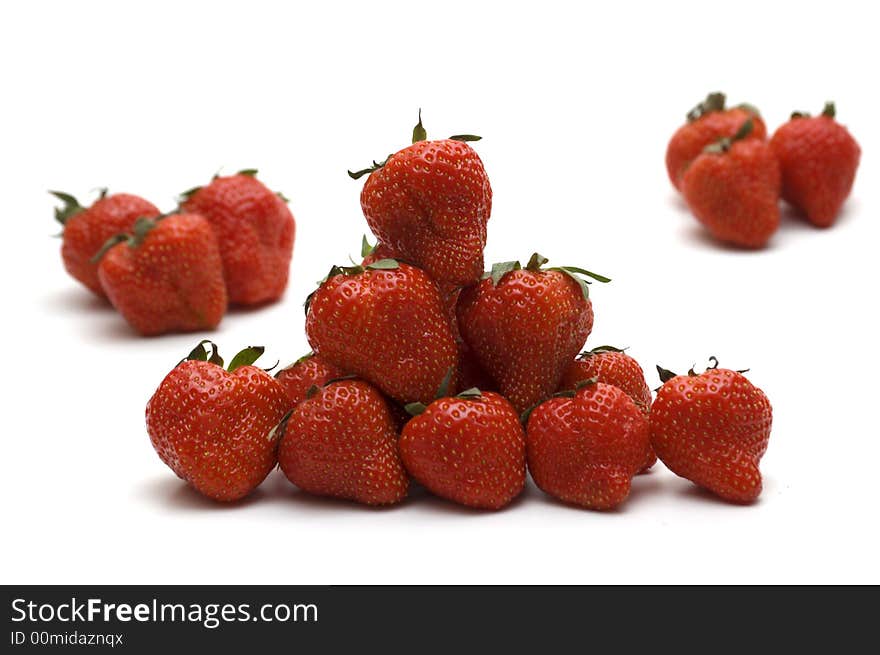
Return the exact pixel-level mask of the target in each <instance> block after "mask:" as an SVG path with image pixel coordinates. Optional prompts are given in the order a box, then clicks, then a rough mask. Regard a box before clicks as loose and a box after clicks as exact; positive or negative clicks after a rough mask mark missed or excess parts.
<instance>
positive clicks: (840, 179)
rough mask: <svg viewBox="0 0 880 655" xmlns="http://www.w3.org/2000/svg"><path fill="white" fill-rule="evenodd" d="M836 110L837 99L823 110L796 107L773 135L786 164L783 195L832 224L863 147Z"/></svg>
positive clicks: (819, 220) (817, 221)
mask: <svg viewBox="0 0 880 655" xmlns="http://www.w3.org/2000/svg"><path fill="white" fill-rule="evenodd" d="M834 116H835V109H834V103H833V102H829V103H827V104H826V105H825V109H824V111H823V112H822V114H821V115H819V116H815V117H810V116H809V115H808V114H804V113H801V112H795V113H794V114H792V115H791V120H790V121H788V122H787V123H785V124H784V125H782V126H781V127H780V128H779V129H778V130H776V133H775V134H774V135H773V138H772V139H770V148H771V150H773V154H775V155H776V158H777V159H778V160H779V166H780V169H781V170H782V197H783V198H785V200H786V201H787V202H789V203H790V204H792V205H794V206H795V207H797V208H798V209H800V210H801V211H802V212H803V213H804V214H805V215H806V217H807V220H809V221H810V222H811V223H813V224H814V225H817V226H819V227H828V226H830V225H831V224H833V223H834V221H835V219H836V218H837V215H838V214H839V213H840V208H841V206H842V205H843V202H844V201H845V200H846V198H847V196H849V192H850V191H851V190H852V185H853V181H854V180H855V177H856V169H858V167H859V158H860V157H861V153H862V151H861V149H860V148H859V144H858V143H856V140H855V139H854V138H853V137H852V136H851V135H850V133H849V132H848V131H847V129H846V128H845V127H844V126H843V125H841V124H840V123H838V122H837V121H836V120H835V119H834Z"/></svg>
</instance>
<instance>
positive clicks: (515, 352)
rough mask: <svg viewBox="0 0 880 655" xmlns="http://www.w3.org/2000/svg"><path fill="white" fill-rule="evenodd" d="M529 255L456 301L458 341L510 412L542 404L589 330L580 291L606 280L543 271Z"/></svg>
mask: <svg viewBox="0 0 880 655" xmlns="http://www.w3.org/2000/svg"><path fill="white" fill-rule="evenodd" d="M546 262H547V259H546V258H544V257H542V256H541V255H539V254H537V253H535V254H534V255H532V258H531V259H530V260H529V263H528V265H527V266H526V267H525V268H524V269H523V268H522V267H521V266H520V263H519V262H504V263H502V264H496V265H495V266H493V267H492V272H491V273H490V274H489V275H488V276H487V277H485V279H483V280H482V281H481V282H480V283H479V284H476V285H474V286H472V287H468V288H465V289H464V290H462V292H461V297H460V298H459V301H458V310H457V311H458V327H459V330H460V331H461V336H462V338H463V339H464V341H465V342H466V343H467V345H468V346H469V347H470V349H471V350H472V351H473V353H474V355H475V356H476V358H477V360H478V361H479V363H480V364H481V365H482V366H483V368H484V369H485V370H486V371H487V372H488V374H489V375H490V376H492V379H493V380H495V382H497V383H498V387H499V390H500V391H501V395H503V396H505V397H506V398H508V399H509V400H510V402H511V403H512V404H513V406H514V407H515V408H516V410H517V411H518V412H522V411H524V410H525V409H527V408H529V407H531V406H532V405H534V404H536V403H538V402H540V401H542V400H544V399H545V398H547V397H548V396H550V394H552V393H553V392H554V391H556V389H557V387H558V386H559V382H560V380H562V375H563V374H564V373H565V369H566V368H568V366H569V364H570V363H571V360H572V359H574V356H575V355H577V353H578V352H579V351H580V349H581V347H583V345H584V342H585V341H586V340H587V337H588V336H589V334H590V331H591V330H592V329H593V306H592V303H591V302H590V299H589V292H588V290H587V283H586V282H585V281H584V280H583V279H581V278H579V277H577V274H583V275H588V276H590V277H592V278H594V279H596V280H599V281H601V282H608V281H609V280H608V278H606V277H602V276H601V275H596V274H594V273H590V272H589V271H585V270H583V269H579V268H572V267H562V268H550V269H543V268H541V266H542V265H543V264H545V263H546Z"/></svg>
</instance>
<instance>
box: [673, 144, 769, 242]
mask: <svg viewBox="0 0 880 655" xmlns="http://www.w3.org/2000/svg"><path fill="white" fill-rule="evenodd" d="M780 189H781V177H780V173H779V164H778V162H777V161H776V157H774V156H773V152H772V151H771V150H770V146H768V145H767V143H766V142H764V141H759V140H756V139H747V140H744V141H737V142H735V143H734V144H733V145H732V146H731V148H730V150H729V151H727V152H724V153H703V154H702V155H700V156H699V157H697V159H695V160H694V162H693V163H692V164H691V165H690V167H689V168H688V169H687V172H686V173H685V175H684V178H683V184H682V191H683V192H684V198H685V200H686V201H687V204H688V207H690V209H691V211H692V212H693V214H694V216H696V218H697V220H699V221H700V222H701V223H702V224H703V225H704V226H706V228H708V230H709V232H710V233H711V234H712V236H714V237H715V238H716V239H718V240H719V241H724V242H727V243H731V244H734V245H737V246H740V247H743V248H762V247H764V246H765V245H766V244H767V242H768V241H769V240H770V237H771V236H773V234H774V233H775V232H776V230H777V228H778V227H779V193H780Z"/></svg>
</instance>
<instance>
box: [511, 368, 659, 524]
mask: <svg viewBox="0 0 880 655" xmlns="http://www.w3.org/2000/svg"><path fill="white" fill-rule="evenodd" d="M649 438H650V434H649V427H648V420H647V418H646V417H645V415H644V413H643V412H642V411H641V410H640V409H639V407H638V406H637V405H636V404H635V403H634V402H633V400H632V398H630V397H629V396H628V395H627V394H626V393H624V392H623V391H621V390H620V389H618V388H617V387H615V386H612V385H610V384H604V383H602V382H595V379H593V380H589V381H587V382H586V383H585V384H584V386H581V387H580V388H579V389H577V390H575V391H565V392H562V393H561V394H557V396H556V397H554V398H551V399H549V400H547V401H545V402H543V403H541V404H540V405H538V406H537V407H535V408H534V409H533V410H532V411H531V412H530V413H529V414H528V415H527V423H526V449H527V453H528V462H529V472H530V473H531V474H532V479H534V481H535V484H537V485H538V487H540V488H541V490H543V491H544V492H546V493H548V494H550V495H551V496H554V497H556V498H558V499H560V500H562V501H565V502H567V503H572V504H574V505H579V506H581V507H586V508H588V509H597V510H603V509H611V508H613V507H616V506H617V505H619V504H620V503H622V502H623V501H624V500H626V498H627V496H628V495H629V491H630V485H631V483H632V478H633V476H634V475H635V474H636V473H638V471H639V470H640V469H641V468H642V466H643V465H644V463H645V459H646V458H647V455H648V451H649V448H650V445H649Z"/></svg>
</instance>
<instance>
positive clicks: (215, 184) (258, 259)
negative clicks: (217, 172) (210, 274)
mask: <svg viewBox="0 0 880 655" xmlns="http://www.w3.org/2000/svg"><path fill="white" fill-rule="evenodd" d="M256 174H257V171H255V170H244V171H240V172H238V173H236V174H235V175H230V176H228V177H215V178H214V179H213V180H212V181H211V183H210V184H208V185H207V186H203V187H196V188H194V189H190V190H189V191H187V192H186V193H184V194H183V202H182V203H181V208H182V209H183V210H185V211H188V212H195V213H197V214H201V215H202V216H204V217H205V218H207V219H208V221H210V222H211V224H212V225H213V226H214V229H215V230H216V231H217V238H218V241H219V243H220V254H221V255H222V256H223V274H224V277H225V279H226V288H227V289H228V291H229V301H230V302H232V303H236V304H240V305H258V304H260V303H265V302H271V301H273V300H277V299H278V298H280V297H281V294H283V293H284V289H285V288H286V287H287V276H288V273H289V271H290V258H291V255H292V254H293V241H294V237H295V236H296V223H295V222H294V220H293V214H291V213H290V210H289V209H288V208H287V200H286V199H285V198H284V197H283V196H282V195H280V194H278V193H274V192H272V191H270V190H269V189H267V188H266V186H265V185H264V184H263V183H262V182H260V181H259V180H258V179H257V178H256Z"/></svg>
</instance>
